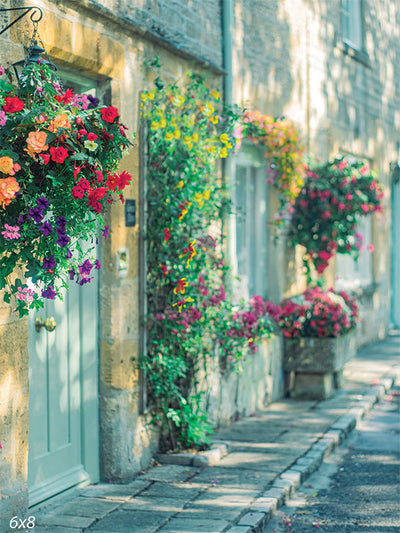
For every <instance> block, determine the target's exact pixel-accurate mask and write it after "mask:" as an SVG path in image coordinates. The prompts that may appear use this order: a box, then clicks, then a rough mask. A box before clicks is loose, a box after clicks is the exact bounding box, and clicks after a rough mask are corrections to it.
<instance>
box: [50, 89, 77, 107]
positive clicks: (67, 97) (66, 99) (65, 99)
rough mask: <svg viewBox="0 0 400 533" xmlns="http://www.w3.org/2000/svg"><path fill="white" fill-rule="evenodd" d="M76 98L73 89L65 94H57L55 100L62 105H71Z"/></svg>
mask: <svg viewBox="0 0 400 533" xmlns="http://www.w3.org/2000/svg"><path fill="white" fill-rule="evenodd" d="M73 97H74V91H73V89H67V90H66V91H65V93H64V94H57V95H56V96H55V97H54V99H55V100H57V102H59V103H60V104H64V105H66V104H69V103H70V101H71V100H72V98H73Z"/></svg>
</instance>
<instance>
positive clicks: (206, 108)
mask: <svg viewBox="0 0 400 533" xmlns="http://www.w3.org/2000/svg"><path fill="white" fill-rule="evenodd" d="M214 111H215V109H214V107H213V106H212V105H211V104H210V103H209V102H207V104H206V105H205V106H204V114H205V115H206V116H207V117H209V116H210V115H212V114H213V113H214Z"/></svg>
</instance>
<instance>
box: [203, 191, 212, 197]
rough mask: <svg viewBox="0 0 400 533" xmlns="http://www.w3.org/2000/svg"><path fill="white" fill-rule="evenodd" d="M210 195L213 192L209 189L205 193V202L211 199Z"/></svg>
mask: <svg viewBox="0 0 400 533" xmlns="http://www.w3.org/2000/svg"><path fill="white" fill-rule="evenodd" d="M210 193H211V191H210V190H209V189H207V190H206V191H204V192H203V198H204V200H209V199H210Z"/></svg>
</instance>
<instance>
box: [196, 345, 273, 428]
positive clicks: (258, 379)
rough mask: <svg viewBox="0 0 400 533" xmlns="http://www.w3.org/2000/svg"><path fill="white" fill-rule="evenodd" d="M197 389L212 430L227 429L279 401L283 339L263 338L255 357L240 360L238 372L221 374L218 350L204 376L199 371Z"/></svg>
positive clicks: (250, 355)
mask: <svg viewBox="0 0 400 533" xmlns="http://www.w3.org/2000/svg"><path fill="white" fill-rule="evenodd" d="M198 379H199V390H202V391H204V393H205V397H204V402H205V405H204V407H205V409H206V410H207V412H208V414H209V416H210V420H211V421H212V423H213V425H214V426H215V427H221V426H226V425H228V424H230V423H231V422H232V421H234V420H236V419H238V418H241V417H243V416H249V415H251V414H254V413H255V412H256V411H257V409H262V407H264V406H265V405H267V404H269V403H271V402H273V401H276V400H278V399H279V398H282V396H283V372H282V339H281V337H280V336H279V335H273V336H272V337H271V338H264V339H263V341H262V342H261V343H260V345H259V346H258V348H257V351H256V352H255V353H254V354H248V355H247V356H246V358H245V359H244V360H243V361H241V369H240V370H238V371H236V370H235V369H231V370H227V371H224V372H221V368H220V366H219V357H218V350H215V351H214V353H213V357H212V358H210V359H209V360H208V361H207V375H206V376H205V375H204V372H203V371H201V372H199V375H198Z"/></svg>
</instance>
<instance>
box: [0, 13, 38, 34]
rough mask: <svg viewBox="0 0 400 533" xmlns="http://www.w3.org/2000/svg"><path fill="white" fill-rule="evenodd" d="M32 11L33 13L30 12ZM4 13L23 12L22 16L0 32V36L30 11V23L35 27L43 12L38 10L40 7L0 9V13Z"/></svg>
mask: <svg viewBox="0 0 400 533" xmlns="http://www.w3.org/2000/svg"><path fill="white" fill-rule="evenodd" d="M32 10H33V11H32ZM5 11H23V13H22V15H20V16H19V17H17V18H16V19H14V20H13V21H12V22H11V23H10V24H8V26H6V27H5V28H3V29H2V30H0V35H1V34H2V33H4V32H5V31H7V30H8V29H9V28H11V26H14V24H16V23H17V22H18V21H19V20H21V19H22V18H23V17H25V15H27V14H28V13H29V12H30V11H32V13H31V21H32V22H33V25H34V27H36V26H37V23H38V22H39V21H40V20H42V17H43V11H42V10H41V9H40V7H36V6H32V7H9V8H2V9H0V13H3V12H5Z"/></svg>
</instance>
